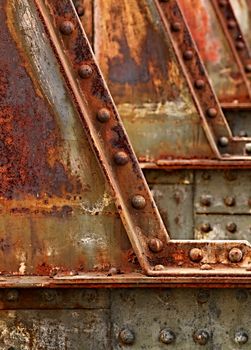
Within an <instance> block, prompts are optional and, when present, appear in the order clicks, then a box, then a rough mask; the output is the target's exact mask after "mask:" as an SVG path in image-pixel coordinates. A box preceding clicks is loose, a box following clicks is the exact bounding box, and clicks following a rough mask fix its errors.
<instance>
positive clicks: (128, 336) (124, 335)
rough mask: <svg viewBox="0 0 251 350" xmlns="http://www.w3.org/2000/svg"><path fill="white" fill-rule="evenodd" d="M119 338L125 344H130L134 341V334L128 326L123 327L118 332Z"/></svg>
mask: <svg viewBox="0 0 251 350" xmlns="http://www.w3.org/2000/svg"><path fill="white" fill-rule="evenodd" d="M119 340H120V341H121V343H123V344H125V345H132V344H133V343H134V342H135V334H134V332H133V331H131V330H130V329H128V328H124V329H122V330H121V331H120V332H119Z"/></svg>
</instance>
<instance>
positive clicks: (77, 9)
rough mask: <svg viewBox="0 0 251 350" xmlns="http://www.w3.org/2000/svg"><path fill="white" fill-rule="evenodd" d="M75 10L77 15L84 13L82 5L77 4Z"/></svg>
mask: <svg viewBox="0 0 251 350" xmlns="http://www.w3.org/2000/svg"><path fill="white" fill-rule="evenodd" d="M76 11H77V14H78V15H79V17H81V16H83V15H84V13H85V9H84V7H83V6H81V5H78V6H77V7H76Z"/></svg>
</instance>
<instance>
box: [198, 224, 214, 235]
mask: <svg viewBox="0 0 251 350" xmlns="http://www.w3.org/2000/svg"><path fill="white" fill-rule="evenodd" d="M200 230H201V231H202V232H205V233H208V232H210V231H212V227H211V225H210V224H209V222H203V223H202V224H201V226H200Z"/></svg>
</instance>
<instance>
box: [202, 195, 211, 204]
mask: <svg viewBox="0 0 251 350" xmlns="http://www.w3.org/2000/svg"><path fill="white" fill-rule="evenodd" d="M200 204H201V205H203V206H205V207H210V205H211V196H208V195H203V196H201V197H200Z"/></svg>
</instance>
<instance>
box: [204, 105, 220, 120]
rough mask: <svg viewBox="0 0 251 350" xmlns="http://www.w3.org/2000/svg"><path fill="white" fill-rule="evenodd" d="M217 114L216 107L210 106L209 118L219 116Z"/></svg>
mask: <svg viewBox="0 0 251 350" xmlns="http://www.w3.org/2000/svg"><path fill="white" fill-rule="evenodd" d="M217 114H218V110H217V109H216V108H213V107H211V108H208V110H207V116H208V117H209V118H215V117H216V116H217Z"/></svg>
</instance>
